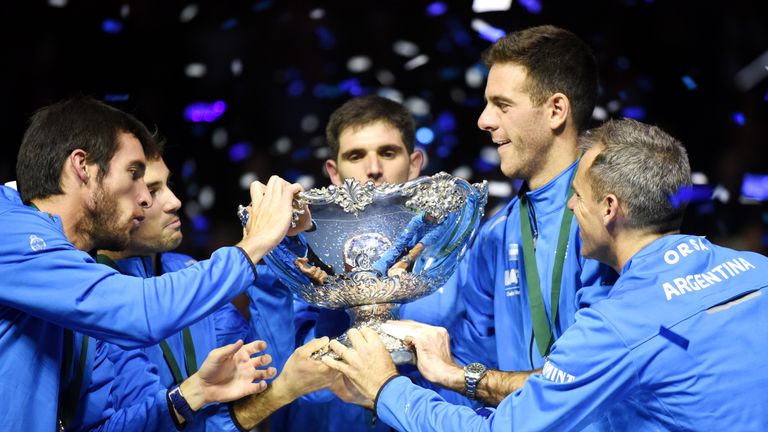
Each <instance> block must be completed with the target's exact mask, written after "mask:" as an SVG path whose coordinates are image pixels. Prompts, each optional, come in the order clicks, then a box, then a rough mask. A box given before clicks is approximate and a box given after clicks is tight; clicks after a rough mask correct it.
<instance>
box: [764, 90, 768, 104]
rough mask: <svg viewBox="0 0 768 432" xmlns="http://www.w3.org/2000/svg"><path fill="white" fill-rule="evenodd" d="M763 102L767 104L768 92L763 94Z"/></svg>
mask: <svg viewBox="0 0 768 432" xmlns="http://www.w3.org/2000/svg"><path fill="white" fill-rule="evenodd" d="M763 100H764V101H766V102H768V92H765V96H763Z"/></svg>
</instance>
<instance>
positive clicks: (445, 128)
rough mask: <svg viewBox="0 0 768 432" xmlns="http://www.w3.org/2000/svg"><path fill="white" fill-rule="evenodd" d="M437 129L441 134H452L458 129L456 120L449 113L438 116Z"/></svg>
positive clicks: (444, 112) (445, 112)
mask: <svg viewBox="0 0 768 432" xmlns="http://www.w3.org/2000/svg"><path fill="white" fill-rule="evenodd" d="M437 128H438V129H439V130H440V131H441V132H451V131H453V130H454V129H456V118H455V117H454V116H453V114H451V113H449V112H448V111H443V112H441V113H440V115H438V116H437Z"/></svg>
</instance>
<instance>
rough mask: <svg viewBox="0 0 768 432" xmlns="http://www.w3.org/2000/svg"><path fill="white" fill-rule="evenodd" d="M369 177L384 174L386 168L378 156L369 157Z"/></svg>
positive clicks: (372, 177)
mask: <svg viewBox="0 0 768 432" xmlns="http://www.w3.org/2000/svg"><path fill="white" fill-rule="evenodd" d="M367 169H368V172H367V174H368V178H371V179H377V178H379V177H381V176H382V175H383V174H384V168H383V165H382V163H381V160H380V159H379V157H378V156H371V157H369V158H368V166H367Z"/></svg>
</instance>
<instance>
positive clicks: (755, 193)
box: [741, 173, 768, 201]
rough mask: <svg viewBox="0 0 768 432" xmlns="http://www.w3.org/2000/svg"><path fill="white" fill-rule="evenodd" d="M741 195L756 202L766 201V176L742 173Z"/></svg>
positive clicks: (767, 189) (767, 187)
mask: <svg viewBox="0 0 768 432" xmlns="http://www.w3.org/2000/svg"><path fill="white" fill-rule="evenodd" d="M741 195H742V196H743V197H744V198H749V199H753V200H758V201H768V174H754V173H744V179H743V180H742V182H741Z"/></svg>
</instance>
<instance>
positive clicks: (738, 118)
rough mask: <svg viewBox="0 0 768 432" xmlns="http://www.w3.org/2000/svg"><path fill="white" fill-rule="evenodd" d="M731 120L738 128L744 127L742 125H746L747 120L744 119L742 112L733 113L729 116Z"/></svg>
mask: <svg viewBox="0 0 768 432" xmlns="http://www.w3.org/2000/svg"><path fill="white" fill-rule="evenodd" d="M731 119H732V120H733V122H734V123H736V124H737V125H739V126H744V124H746V123H747V118H746V117H744V113H742V112H738V111H737V112H735V113H733V114H732V115H731Z"/></svg>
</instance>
